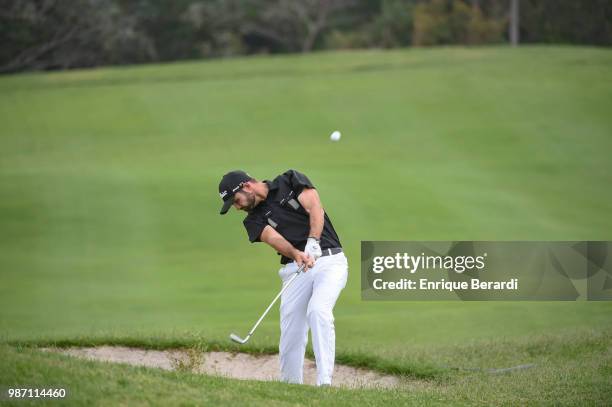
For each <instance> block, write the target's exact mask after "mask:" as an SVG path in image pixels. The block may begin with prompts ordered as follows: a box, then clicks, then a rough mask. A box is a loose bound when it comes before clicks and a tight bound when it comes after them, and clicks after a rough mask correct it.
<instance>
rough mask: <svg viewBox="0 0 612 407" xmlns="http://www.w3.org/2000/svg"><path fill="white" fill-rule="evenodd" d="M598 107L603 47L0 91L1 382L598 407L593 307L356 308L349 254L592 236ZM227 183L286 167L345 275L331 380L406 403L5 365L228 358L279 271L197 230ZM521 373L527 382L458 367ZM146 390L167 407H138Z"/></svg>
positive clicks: (225, 395) (29, 83)
mask: <svg viewBox="0 0 612 407" xmlns="http://www.w3.org/2000/svg"><path fill="white" fill-rule="evenodd" d="M611 108H612V51H611V50H608V49H598V48H580V47H521V48H518V49H511V48H505V47H498V48H496V47H492V48H436V49H412V50H401V51H363V52H338V53H319V54H312V55H307V56H301V55H299V56H283V57H253V58H237V59H230V60H220V61H211V62H192V63H177V64H166V65H148V66H142V67H124V68H105V69H95V70H80V71H70V72H59V73H44V74H43V73H40V74H23V75H13V76H3V77H0V342H5V343H10V344H12V346H3V347H2V348H1V349H0V360H3V361H6V365H7V366H8V369H2V370H3V371H2V375H1V376H0V385H3V384H7V383H9V382H10V381H11V380H13V379H18V380H17V381H18V382H19V383H20V384H26V383H45V381H46V380H50V379H51V378H52V377H56V378H57V381H58V383H60V382H62V383H67V385H69V386H70V387H71V388H72V391H73V397H74V398H73V401H74V402H75V403H80V404H83V405H87V404H89V401H91V400H107V401H105V403H107V404H109V405H113V404H116V403H126V404H127V403H136V404H138V403H150V402H158V404H168V403H178V402H183V401H184V402H186V403H197V402H198V400H200V401H201V400H203V399H202V397H204V396H203V395H206V397H210V398H209V399H206V400H207V401H209V402H211V403H213V402H214V403H215V404H224V403H225V404H245V403H249V404H257V403H259V404H266V405H270V404H275V403H276V404H279V405H280V404H284V403H288V404H291V403H292V402H294V401H295V402H296V403H304V404H309V403H311V404H316V403H318V402H325V403H329V404H330V405H337V404H352V405H354V404H355V403H357V402H358V401H363V402H366V403H372V404H373V403H377V402H378V403H387V404H404V403H410V402H415V403H435V402H440V403H449V402H450V403H457V404H462V403H468V404H473V403H476V404H478V403H482V404H487V405H492V404H500V403H509V404H525V403H529V402H531V403H535V404H539V403H547V404H549V403H556V402H559V403H562V404H580V403H583V402H585V403H587V404H604V403H605V402H606V401H608V402H609V400H611V399H612V367H611V366H612V353H611V352H610V349H612V339H610V338H611V336H612V303H610V302H575V303H574V302H539V303H536V302H473V303H467V302H466V303H462V302H447V303H445V302H386V303H385V302H363V301H361V299H360V286H359V284H360V278H359V274H360V270H359V255H360V254H359V247H360V241H361V240H611V239H612V215H611V213H612V114H610V111H611ZM333 130H340V131H342V134H343V137H342V140H341V141H340V142H338V143H332V142H330V141H329V134H330V133H331V132H332V131H333ZM236 168H242V169H246V170H247V171H249V172H250V174H251V175H253V176H255V177H257V178H260V179H266V178H270V177H273V176H275V175H277V174H278V173H280V172H282V171H284V170H286V169H289V168H295V169H298V170H300V171H303V172H304V173H306V174H307V175H308V176H309V177H310V178H311V180H312V181H313V182H314V183H315V185H316V186H317V187H318V189H319V192H320V195H321V197H322V200H323V204H324V206H325V207H326V209H327V211H328V213H329V214H330V216H331V218H332V220H333V223H334V225H335V227H336V229H337V231H338V233H339V235H340V238H341V241H342V243H343V246H344V247H345V249H346V252H347V256H348V258H349V265H350V270H349V274H350V277H349V283H348V285H347V289H346V290H345V291H344V293H343V294H342V296H341V297H340V300H339V302H338V304H337V307H336V312H335V315H336V331H337V354H338V360H340V361H343V362H345V363H350V364H354V365H363V366H369V367H372V368H375V369H379V370H382V371H387V372H399V373H402V374H405V375H407V376H409V377H410V378H411V380H414V381H415V383H417V384H415V385H414V386H413V388H411V390H410V391H409V392H403V393H402V392H390V391H382V390H380V391H358V392H357V391H356V392H350V391H346V390H344V391H343V390H329V391H328V392H327V393H325V392H321V391H319V390H317V389H306V388H303V387H299V386H284V385H282V384H270V383H254V382H246V383H243V382H240V383H238V382H235V381H231V380H222V379H214V378H213V379H211V378H205V377H198V376H194V375H190V374H187V373H180V374H179V373H176V374H174V373H162V372H155V371H152V370H147V369H132V368H127V367H115V366H106V365H101V364H95V363H89V362H82V361H73V360H71V359H67V358H64V357H61V356H58V355H41V354H38V353H36V352H33V351H31V350H29V349H22V348H20V347H19V346H20V345H23V344H43V343H46V344H48V343H59V344H71V343H72V344H86V343H122V344H134V345H141V346H148V347H158V348H160V347H161V348H163V347H173V346H191V345H194V344H196V343H206V344H207V345H208V346H210V347H214V348H227V349H237V347H236V346H234V345H232V344H230V342H229V340H228V339H227V338H228V335H229V333H230V332H232V331H235V332H237V333H239V334H245V333H246V332H247V331H248V329H249V328H250V327H251V324H252V323H253V322H254V321H255V320H256V318H257V317H258V316H259V314H260V312H262V311H263V309H264V308H265V306H266V305H267V303H268V302H269V301H270V300H271V298H272V297H273V296H274V294H275V293H276V292H277V290H278V289H279V279H278V276H277V274H276V273H277V271H278V268H279V265H278V259H277V257H276V256H275V255H274V253H273V251H272V250H271V249H269V248H268V247H266V246H264V245H263V244H259V245H251V244H250V243H249V242H248V239H247V236H246V232H245V230H244V228H243V226H242V216H243V215H242V214H238V213H236V212H235V211H233V210H232V211H231V212H230V213H229V214H228V215H227V216H224V217H223V216H219V215H218V211H219V207H220V202H221V201H220V199H219V196H218V194H217V185H218V182H219V179H220V177H221V175H222V174H223V173H224V172H226V171H228V170H232V169H236ZM278 334H279V328H278V312H277V310H274V312H273V313H272V314H271V315H270V316H269V317H268V319H267V320H266V321H265V322H264V323H263V324H262V326H261V327H260V330H259V331H258V332H257V333H256V335H255V337H253V339H252V343H251V344H249V345H248V346H247V347H246V349H247V350H248V351H251V352H260V351H263V352H271V351H274V349H275V347H276V346H277V344H278ZM15 346H18V347H15ZM19 349H21V350H20V351H18V350H19ZM525 363H535V364H536V367H535V368H532V369H529V370H525V371H521V372H513V373H507V374H502V375H490V374H486V373H483V372H482V371H478V370H469V369H475V368H500V367H508V366H514V365H520V364H525ZM3 364H4V362H3ZM455 368H460V369H455ZM464 368H465V369H464ZM101 383H104V384H101ZM105 386H107V387H105ZM164 386H165V387H164ZM163 388H176V389H179V388H180V389H182V391H181V392H178V391H177V393H176V394H174V393H172V394H170V393H168V394H166V395H164V396H161V395H160V398H159V399H155V398H147V397H148V396H145V395H143V394H142V392H143V391H146V390H147V389H148V390H150V391H151V392H155V391H156V389H163ZM160 391H161V390H160ZM168 391H170V390H168ZM75 392H79V394H74V393H75ZM179 393H180V394H179ZM270 400H272V401H270Z"/></svg>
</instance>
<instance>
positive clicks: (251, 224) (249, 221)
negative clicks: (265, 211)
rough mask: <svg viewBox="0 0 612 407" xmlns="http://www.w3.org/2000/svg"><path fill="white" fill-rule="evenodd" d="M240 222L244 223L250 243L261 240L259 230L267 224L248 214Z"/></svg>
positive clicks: (261, 230)
mask: <svg viewBox="0 0 612 407" xmlns="http://www.w3.org/2000/svg"><path fill="white" fill-rule="evenodd" d="M242 223H243V224H244V227H245V229H246V231H247V234H248V235H249V240H250V241H251V243H255V242H261V239H260V236H261V232H263V230H264V229H265V227H266V225H267V224H266V223H265V222H264V221H263V220H262V219H259V218H251V217H248V216H247V217H246V218H245V219H244V221H243V222H242Z"/></svg>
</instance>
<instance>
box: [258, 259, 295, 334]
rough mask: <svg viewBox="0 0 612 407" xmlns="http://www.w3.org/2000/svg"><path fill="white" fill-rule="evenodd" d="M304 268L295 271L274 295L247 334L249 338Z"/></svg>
mask: <svg viewBox="0 0 612 407" xmlns="http://www.w3.org/2000/svg"><path fill="white" fill-rule="evenodd" d="M303 270H304V266H300V268H298V269H297V271H296V272H295V274H294V275H293V277H291V279H290V280H289V281H287V284H285V286H284V287H283V289H282V290H280V292H279V293H278V295H277V296H276V297H274V299H273V300H272V302H271V303H270V305H268V308H266V310H265V311H264V313H263V314H262V315H261V317H259V319H258V320H257V322H255V325H253V328H251V330H250V331H249V334H248V336H247V338H248V337H249V336H251V335H253V332H255V330H256V329H257V327H258V326H259V324H260V323H261V321H262V320H263V319H264V318H265V316H266V315H268V312H269V311H270V309H271V308H272V306H273V305H274V304H275V303H276V301H278V299H279V298H280V296H281V295H283V293H284V292H285V290H286V289H287V288H288V287H289V286H290V285H291V283H293V281H294V280H295V279H296V278H297V276H299V275H300V273H301V272H302V271H303Z"/></svg>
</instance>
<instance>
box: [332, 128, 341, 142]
mask: <svg viewBox="0 0 612 407" xmlns="http://www.w3.org/2000/svg"><path fill="white" fill-rule="evenodd" d="M340 137H342V134H340V132H339V131H338V130H336V131H334V132H333V133H332V134H331V136H329V139H330V140H331V141H338V140H340Z"/></svg>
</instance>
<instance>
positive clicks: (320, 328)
mask: <svg viewBox="0 0 612 407" xmlns="http://www.w3.org/2000/svg"><path fill="white" fill-rule="evenodd" d="M311 271H313V277H314V282H313V292H312V297H311V298H310V302H309V304H308V309H307V317H308V324H309V326H310V332H311V335H312V347H313V350H314V353H315V358H316V361H317V385H326V384H331V380H332V375H333V371H334V359H335V356H336V332H335V327H334V315H333V312H332V311H333V309H334V305H335V304H336V300H337V299H338V296H339V295H340V291H342V289H343V288H344V287H345V286H346V280H347V277H348V263H347V260H346V257H345V256H344V254H343V253H339V254H336V255H333V256H325V257H321V258H320V259H318V260H317V263H316V265H315V267H314V268H313V269H312V270H311Z"/></svg>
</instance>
